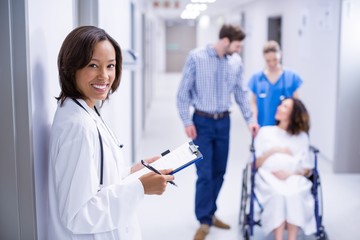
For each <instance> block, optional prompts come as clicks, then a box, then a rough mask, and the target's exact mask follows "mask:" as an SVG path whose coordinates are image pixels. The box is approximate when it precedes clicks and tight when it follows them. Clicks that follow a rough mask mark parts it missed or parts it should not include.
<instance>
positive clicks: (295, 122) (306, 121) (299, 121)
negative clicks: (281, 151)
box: [276, 98, 310, 135]
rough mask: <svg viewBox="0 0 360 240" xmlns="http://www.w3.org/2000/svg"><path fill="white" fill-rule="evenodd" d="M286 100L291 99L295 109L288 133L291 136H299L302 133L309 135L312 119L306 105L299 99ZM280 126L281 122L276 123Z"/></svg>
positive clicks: (292, 112) (293, 109) (291, 115)
mask: <svg viewBox="0 0 360 240" xmlns="http://www.w3.org/2000/svg"><path fill="white" fill-rule="evenodd" d="M286 99H291V100H292V102H293V108H292V111H291V114H290V122H289V126H288V129H287V132H288V133H289V134H291V135H297V134H299V133H301V132H305V133H307V134H309V129H310V117H309V113H308V111H307V109H306V107H305V105H304V104H303V102H302V101H300V100H299V99H297V98H286ZM286 99H284V100H286ZM284 100H283V101H284ZM278 124H279V121H276V125H278Z"/></svg>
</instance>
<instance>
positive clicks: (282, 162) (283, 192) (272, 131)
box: [255, 126, 316, 235]
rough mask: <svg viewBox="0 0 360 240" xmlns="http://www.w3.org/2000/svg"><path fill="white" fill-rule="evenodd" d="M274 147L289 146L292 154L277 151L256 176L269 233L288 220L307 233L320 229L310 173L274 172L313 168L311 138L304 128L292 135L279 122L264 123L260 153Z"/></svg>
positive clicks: (258, 146) (259, 138) (264, 225)
mask: <svg viewBox="0 0 360 240" xmlns="http://www.w3.org/2000/svg"><path fill="white" fill-rule="evenodd" d="M272 147H288V148H289V149H290V150H291V152H292V155H289V154H284V153H275V154H272V155H271V156H270V157H268V158H267V159H266V161H265V162H264V163H263V165H262V166H261V167H260V168H259V169H258V172H257V174H256V177H255V192H256V195H257V198H258V200H259V202H260V203H261V204H262V205H263V207H264V211H263V213H262V214H261V223H262V229H263V231H264V233H265V234H266V235H267V234H269V233H270V232H272V231H273V230H274V229H275V228H277V227H279V226H280V225H281V223H283V222H284V221H286V222H288V223H291V224H294V225H297V226H299V227H300V228H301V229H302V230H303V231H304V233H305V234H306V235H309V234H312V233H314V232H315V231H316V223H315V216H314V198H313V196H312V194H311V186H312V183H311V181H309V180H308V179H307V178H306V177H303V176H300V175H292V176H290V177H288V178H287V179H286V180H280V179H278V178H277V177H275V176H274V175H273V174H272V172H274V171H276V170H287V171H296V170H298V169H303V168H307V169H312V168H313V167H314V159H313V158H311V157H310V154H309V138H308V135H307V134H306V133H304V132H302V133H300V134H299V135H290V134H288V133H287V132H286V131H285V130H283V129H281V128H279V127H277V126H265V127H262V128H261V129H260V131H259V133H258V135H257V136H256V138H255V151H256V157H260V156H262V155H263V154H264V153H265V152H266V151H268V150H269V149H270V148H272Z"/></svg>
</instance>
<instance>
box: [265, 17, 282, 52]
mask: <svg viewBox="0 0 360 240" xmlns="http://www.w3.org/2000/svg"><path fill="white" fill-rule="evenodd" d="M281 26H282V17H281V16H276V17H269V18H268V40H274V41H276V42H278V43H279V45H280V47H281Z"/></svg>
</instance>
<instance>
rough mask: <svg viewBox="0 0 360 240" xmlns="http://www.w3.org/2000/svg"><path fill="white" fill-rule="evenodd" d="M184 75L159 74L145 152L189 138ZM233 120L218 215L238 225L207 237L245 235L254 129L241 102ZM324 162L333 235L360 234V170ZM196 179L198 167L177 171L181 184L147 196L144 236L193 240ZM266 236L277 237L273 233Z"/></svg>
mask: <svg viewBox="0 0 360 240" xmlns="http://www.w3.org/2000/svg"><path fill="white" fill-rule="evenodd" d="M180 77H181V76H180V75H179V74H167V75H161V76H159V78H157V82H156V88H155V94H154V101H153V103H152V105H151V108H150V112H149V116H148V119H147V122H146V131H145V134H144V136H143V139H142V141H143V142H142V150H141V152H140V153H139V156H140V157H150V156H154V155H158V154H159V153H160V152H162V151H163V150H166V149H173V148H175V147H177V146H178V145H180V144H182V143H183V142H185V141H187V140H188V139H187V138H186V136H185V133H184V129H183V126H182V123H181V122H180V120H179V117H178V113H177V110H176V104H175V100H176V91H177V86H178V83H179V81H180ZM231 121H232V125H231V146H230V155H229V163H228V168H227V173H226V176H225V182H224V185H223V187H222V190H221V192H220V196H219V199H218V211H217V215H218V216H219V218H221V219H222V220H224V221H225V222H227V223H230V224H231V226H232V228H231V230H219V229H215V228H212V229H211V230H210V233H209V235H208V237H207V238H206V239H207V240H235V239H236V240H238V239H242V238H241V234H240V231H239V227H238V215H239V204H240V190H241V185H240V184H241V172H242V171H241V170H242V167H243V164H244V161H246V160H247V159H248V157H249V155H250V154H249V150H248V146H249V144H250V134H249V132H248V131H247V128H246V125H245V122H244V120H243V118H242V116H241V114H240V111H239V108H238V107H237V106H236V105H235V104H234V106H233V109H232V114H231ZM319 165H320V166H319V168H320V171H321V178H322V185H323V194H324V225H325V228H326V231H327V233H328V235H329V239H331V240H357V239H360V232H359V231H358V229H357V228H359V227H360V220H359V215H360V187H359V185H360V174H356V175H355V174H353V175H345V174H343V175H335V174H333V173H332V171H331V167H330V164H329V163H328V162H325V161H324V160H322V159H321V158H320V162H319ZM195 181H196V174H195V168H194V167H193V166H192V167H189V168H188V169H186V170H184V171H182V172H179V173H178V174H177V175H176V179H175V182H176V183H177V184H178V186H179V187H178V188H176V187H174V186H172V185H169V186H168V189H167V191H166V192H165V194H164V195H162V196H146V197H145V199H144V201H143V203H142V205H141V206H140V209H139V211H138V216H139V219H140V223H141V225H142V233H143V239H144V240H192V238H193V235H194V233H195V231H196V229H197V227H198V223H197V221H196V218H195V216H194V212H193V209H194V192H195ZM255 236H256V238H255V239H265V238H264V237H263V236H262V233H261V229H256V232H255ZM266 239H271V236H270V237H268V238H266ZM307 239H310V238H307Z"/></svg>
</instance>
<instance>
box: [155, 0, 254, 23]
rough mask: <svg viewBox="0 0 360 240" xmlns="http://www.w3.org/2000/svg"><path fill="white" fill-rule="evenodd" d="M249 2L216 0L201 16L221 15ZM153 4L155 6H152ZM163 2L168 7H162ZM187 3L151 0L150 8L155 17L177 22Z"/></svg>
mask: <svg viewBox="0 0 360 240" xmlns="http://www.w3.org/2000/svg"><path fill="white" fill-rule="evenodd" d="M250 1H254V0H216V1H215V2H213V3H209V4H207V9H206V10H205V11H203V12H201V15H209V16H217V15H221V14H223V13H226V12H228V11H230V10H231V9H233V8H234V7H237V6H240V5H242V4H244V3H247V2H250ZM155 2H156V4H157V5H154V3H155ZM165 2H167V4H168V5H166V4H165V5H164V3H165ZM188 3H191V0H168V1H166V0H151V5H150V7H151V8H152V9H153V11H154V13H155V14H156V15H157V16H159V17H160V18H162V19H164V20H177V19H180V15H181V13H182V11H183V10H184V9H185V7H186V5H187V4H188Z"/></svg>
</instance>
